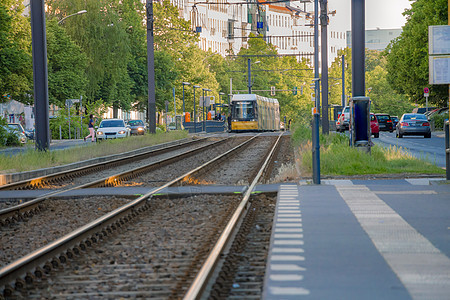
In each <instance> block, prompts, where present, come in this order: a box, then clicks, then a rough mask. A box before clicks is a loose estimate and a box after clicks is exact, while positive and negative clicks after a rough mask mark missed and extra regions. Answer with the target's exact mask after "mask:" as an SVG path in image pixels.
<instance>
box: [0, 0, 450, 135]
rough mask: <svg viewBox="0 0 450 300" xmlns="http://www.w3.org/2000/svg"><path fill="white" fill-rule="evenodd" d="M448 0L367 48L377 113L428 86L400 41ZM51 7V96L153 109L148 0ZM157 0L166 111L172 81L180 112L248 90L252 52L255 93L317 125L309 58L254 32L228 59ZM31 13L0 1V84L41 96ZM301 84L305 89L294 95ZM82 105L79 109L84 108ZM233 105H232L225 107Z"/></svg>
mask: <svg viewBox="0 0 450 300" xmlns="http://www.w3.org/2000/svg"><path fill="white" fill-rule="evenodd" d="M441 2H443V1H442V0H433V1H429V3H428V2H426V1H425V2H424V1H422V0H419V1H416V2H415V3H414V4H413V7H412V9H411V11H408V12H407V14H408V19H409V21H408V24H409V25H408V24H407V26H405V32H406V33H405V34H404V35H402V37H401V39H399V40H398V41H396V43H393V44H392V45H391V48H390V51H391V54H389V55H388V56H387V59H386V58H385V57H383V56H382V55H380V53H378V52H375V51H368V52H367V53H366V71H367V73H366V87H367V92H366V94H367V95H369V96H370V97H371V99H372V103H373V106H372V109H373V111H374V112H387V113H390V114H396V115H401V114H402V113H403V112H406V111H410V110H411V108H412V106H411V104H410V103H408V101H407V100H408V98H410V97H412V95H415V94H414V93H411V91H409V90H407V89H408V84H411V86H412V85H413V84H414V85H416V86H415V89H416V90H420V91H421V89H422V87H423V86H422V85H420V87H418V86H417V83H416V82H414V79H412V78H406V77H405V76H402V75H401V74H400V73H396V72H400V71H401V70H402V68H401V67H399V68H397V67H395V68H393V67H392V65H391V62H392V60H393V59H394V60H397V59H398V57H397V56H398V53H397V54H396V51H397V50H398V49H404V48H405V49H412V48H413V45H414V44H413V43H410V44H408V45H409V46H408V47H406V46H405V45H404V44H398V46H397V43H401V42H402V40H403V39H406V37H407V35H411V34H412V35H414V34H413V33H415V32H413V33H411V32H410V31H411V30H412V29H410V27H408V26H412V25H411V24H413V23H414V22H417V20H416V19H417V17H416V15H419V16H420V14H421V13H422V12H421V11H423V10H424V9H425V10H426V11H427V9H428V10H429V9H431V8H433V9H435V10H434V12H435V15H436V16H434V17H429V18H428V19H433V20H434V19H439V20H440V19H441V17H442V12H443V11H444V10H445V9H446V8H445V9H444V8H437V7H438V6H439V5H440V4H441ZM46 6H47V8H48V9H47V15H46V18H47V43H48V44H47V45H48V47H47V52H48V85H49V101H50V103H51V104H55V105H57V106H59V107H65V100H66V99H74V98H77V99H78V98H80V96H83V106H85V107H88V109H87V110H86V113H90V112H92V110H91V111H90V109H93V108H92V105H91V104H92V103H102V105H104V106H113V107H114V108H115V109H118V108H121V109H124V110H129V109H131V108H132V107H134V108H137V109H139V110H141V111H144V110H145V109H146V107H147V101H148V96H147V94H148V91H147V89H148V86H147V81H148V76H147V38H146V37H147V28H146V24H145V18H146V9H145V4H144V3H142V1H140V0H48V1H46ZM153 6H154V48H155V56H154V60H155V88H156V93H155V94H156V107H157V110H159V111H163V110H165V102H166V101H169V103H170V105H169V113H172V114H173V100H174V99H173V94H172V90H173V88H175V103H176V110H177V114H180V113H181V111H182V108H183V100H184V107H185V110H186V111H188V112H192V111H193V109H194V104H195V105H196V107H197V110H198V109H199V107H198V105H199V96H201V95H202V94H203V89H210V90H211V91H210V92H208V95H211V96H214V97H215V100H216V103H218V102H220V103H227V102H228V100H229V99H228V94H229V93H230V88H232V90H233V93H246V92H247V90H248V87H247V84H248V59H250V61H251V84H252V89H253V91H255V93H258V94H261V95H263V96H268V97H274V98H277V99H278V101H279V102H280V105H281V115H282V117H284V116H286V120H287V121H288V120H289V119H292V120H295V121H301V122H304V123H305V124H309V121H310V116H311V107H312V106H313V102H312V101H311V92H312V91H311V88H310V83H311V79H312V77H313V72H312V70H311V69H310V64H309V62H308V61H306V60H301V61H300V62H299V61H297V59H296V58H295V57H283V56H277V55H278V53H277V49H276V47H275V46H274V45H271V44H268V43H266V42H265V41H264V40H263V39H262V38H259V37H256V36H253V35H252V36H251V37H250V38H249V39H248V46H246V47H245V48H242V49H241V50H240V51H239V52H238V53H237V55H229V56H226V57H222V56H221V55H219V54H217V53H213V52H211V51H206V52H205V51H202V50H201V49H199V47H198V43H199V34H198V33H195V32H194V31H193V30H192V25H191V23H190V22H189V21H186V20H184V19H183V18H182V17H180V16H179V10H178V8H176V7H174V6H173V5H171V4H170V1H168V0H164V1H161V2H155V3H154V4H153ZM443 6H445V5H443ZM445 7H446V6H445ZM81 10H87V13H84V14H81V15H77V16H72V17H70V18H67V19H65V20H64V21H63V22H59V21H60V20H62V19H63V18H65V17H67V16H69V15H71V14H74V13H76V12H78V11H81ZM22 12H23V5H22V3H21V1H19V0H5V1H2V3H1V4H0V16H1V17H0V41H1V43H2V47H1V48H0V54H1V56H0V72H1V73H0V92H1V93H2V94H5V95H7V94H9V95H11V96H12V98H14V99H16V100H19V101H21V102H27V101H31V102H32V101H33V98H32V96H31V97H30V95H32V93H33V92H32V76H31V74H32V72H31V71H32V67H31V35H30V23H29V18H27V17H24V16H23V15H22ZM428 19H427V20H428ZM427 22H428V21H427ZM433 22H434V21H433ZM433 22H431V23H433ZM436 22H437V21H436ZM436 22H434V23H436ZM440 22H441V23H443V22H444V21H442V20H441V21H440ZM428 23H430V22H428ZM438 23H439V22H438ZM421 26H422V25H421ZM422 27H423V26H422ZM422 27H421V28H422ZM411 28H412V27H411ZM423 28H425V27H423ZM422 31H423V30H421V31H420V32H422ZM415 34H416V35H418V34H419V33H415ZM417 44H418V45H421V44H420V43H417ZM424 47H426V46H425V44H424ZM397 48H398V49H397ZM405 51H406V50H405ZM342 54H344V55H345V56H346V71H345V72H346V74H345V76H346V95H349V94H350V93H351V56H350V55H351V53H350V50H349V49H344V50H343V51H341V52H340V55H342ZM340 55H339V56H338V58H337V59H336V60H335V61H334V62H333V64H332V67H331V68H330V76H329V77H330V83H329V84H330V87H329V91H330V97H329V99H330V100H329V101H330V104H332V105H333V104H336V105H340V104H341V85H340V84H341V65H340V64H341V59H340ZM391 55H392V56H391ZM396 55H397V56H396ZM392 57H393V58H392ZM399 64H400V65H401V64H406V65H407V66H408V68H409V69H411V68H415V65H416V64H414V63H410V62H407V63H404V62H401V60H399ZM388 72H390V73H388ZM400 77H401V78H403V79H404V80H408V82H409V83H408V84H406V83H405V82H399V83H398V86H397V87H396V85H395V84H394V85H393V87H394V88H395V90H393V88H392V87H391V85H389V84H388V79H389V80H390V82H391V83H392V82H394V81H395V80H397V79H398V78H400ZM426 77H427V75H424V76H423V78H426ZM394 79H395V80H394ZM182 82H188V83H190V85H186V86H185V94H184V99H183V93H182V87H183V85H182ZM231 82H232V86H230V83H231ZM193 85H198V86H200V87H201V88H197V89H196V95H195V96H196V97H195V99H194V89H193ZM272 86H274V87H275V88H276V90H277V92H276V95H275V96H271V95H270V92H269V91H270V88H271V87H272ZM399 86H400V87H402V89H399ZM294 88H296V89H297V93H294ZM369 88H370V89H369ZM219 92H221V93H222V94H221V95H219ZM416 92H417V91H416ZM416 94H417V93H416ZM437 95H438V94H437V88H436V87H433V88H432V97H434V98H433V99H438V96H437ZM411 99H412V100H417V98H414V97H412V98H411ZM439 99H440V98H439ZM74 109H75V113H79V112H78V107H77V106H76V107H75V108H74ZM66 110H67V108H66ZM226 111H227V109H226V108H224V109H223V112H225V113H226ZM58 126H59V125H58Z"/></svg>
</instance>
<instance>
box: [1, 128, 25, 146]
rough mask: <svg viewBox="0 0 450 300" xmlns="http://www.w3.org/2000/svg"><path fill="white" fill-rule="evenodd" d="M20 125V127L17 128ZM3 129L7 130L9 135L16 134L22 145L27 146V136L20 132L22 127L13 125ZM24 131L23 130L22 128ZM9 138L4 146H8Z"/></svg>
mask: <svg viewBox="0 0 450 300" xmlns="http://www.w3.org/2000/svg"><path fill="white" fill-rule="evenodd" d="M16 125H19V126H20V127H19V126H16ZM3 128H5V130H6V131H7V132H8V133H9V134H11V133H12V134H14V135H15V136H16V138H17V141H18V142H19V143H21V144H25V143H26V142H27V140H28V139H27V136H26V135H25V133H24V132H23V131H20V129H19V128H22V125H20V124H17V123H11V124H8V125H7V126H3ZM22 129H23V128H22ZM6 140H7V138H6V137H5V142H4V144H8V142H7V141H6Z"/></svg>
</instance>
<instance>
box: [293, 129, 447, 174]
mask: <svg viewBox="0 0 450 300" xmlns="http://www.w3.org/2000/svg"><path fill="white" fill-rule="evenodd" d="M292 138H293V143H294V145H296V148H297V149H298V151H299V156H300V157H301V159H300V160H299V168H300V170H301V171H302V173H303V174H302V175H304V176H305V175H310V174H312V151H311V149H312V142H311V129H309V128H307V127H298V128H296V129H295V131H294V133H293V136H292ZM320 172H321V174H323V175H328V176H342V175H345V176H351V175H369V174H374V175H375V174H442V175H444V174H445V170H443V169H441V168H439V167H437V166H436V165H433V164H431V163H429V162H427V161H425V160H421V159H418V158H416V157H414V156H413V155H411V154H410V153H408V151H406V150H405V149H403V148H401V147H395V146H393V147H389V148H384V147H380V146H378V145H374V146H373V147H372V148H371V154H368V153H366V152H364V151H361V150H360V149H358V148H355V147H350V146H349V143H348V137H347V136H346V135H344V134H340V133H334V132H331V133H330V134H329V135H321V136H320Z"/></svg>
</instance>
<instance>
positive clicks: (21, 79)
mask: <svg viewBox="0 0 450 300" xmlns="http://www.w3.org/2000/svg"><path fill="white" fill-rule="evenodd" d="M23 9H24V6H23V5H22V3H21V2H20V1H14V0H4V1H2V2H1V3H0V96H1V95H10V97H9V98H12V99H15V100H18V101H22V102H25V103H29V102H31V101H32V100H31V98H30V97H29V96H28V95H30V94H32V89H33V84H32V82H33V75H32V74H33V73H32V60H31V38H30V37H31V31H30V25H29V24H30V23H29V19H28V18H26V17H24V16H23V15H22V12H23ZM1 99H2V100H3V99H4V100H6V98H5V97H2V98H1Z"/></svg>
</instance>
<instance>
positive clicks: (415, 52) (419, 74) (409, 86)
mask: <svg viewBox="0 0 450 300" xmlns="http://www.w3.org/2000/svg"><path fill="white" fill-rule="evenodd" d="M447 10H448V1H447V0H417V1H415V2H412V3H411V9H409V10H407V11H405V13H404V15H405V16H406V18H407V22H406V24H405V26H404V27H403V32H402V33H401V35H400V36H399V37H398V38H397V39H395V40H394V41H392V42H391V43H390V45H389V46H388V48H387V53H388V54H387V59H388V61H387V71H388V81H389V83H390V84H391V85H392V87H393V88H394V89H395V90H396V91H397V92H398V93H400V94H406V95H407V96H408V97H409V98H410V99H411V101H414V102H416V103H420V104H422V103H424V102H425V98H424V96H423V88H424V87H429V88H430V98H429V101H430V103H433V104H436V105H445V103H446V102H447V99H448V87H447V86H444V85H433V86H430V85H429V84H428V76H429V70H428V26H430V25H446V24H447V19H448V14H447V12H448V11H447Z"/></svg>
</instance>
